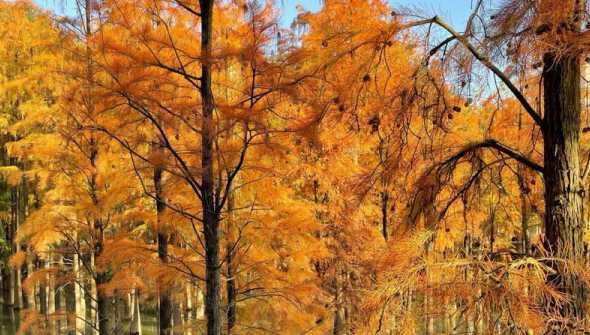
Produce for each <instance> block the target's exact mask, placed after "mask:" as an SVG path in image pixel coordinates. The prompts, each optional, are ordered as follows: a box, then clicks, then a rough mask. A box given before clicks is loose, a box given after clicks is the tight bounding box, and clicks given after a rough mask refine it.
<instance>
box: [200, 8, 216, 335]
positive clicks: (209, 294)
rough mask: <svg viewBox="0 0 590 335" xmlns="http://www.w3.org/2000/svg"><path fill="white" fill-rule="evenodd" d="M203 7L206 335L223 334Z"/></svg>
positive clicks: (207, 28) (208, 30)
mask: <svg viewBox="0 0 590 335" xmlns="http://www.w3.org/2000/svg"><path fill="white" fill-rule="evenodd" d="M199 4H200V7H201V13H200V15H201V57H202V64H201V88H200V94H201V100H202V113H203V114H202V130H201V131H202V136H201V168H202V175H201V188H202V191H201V193H202V197H201V203H202V207H203V228H204V235H205V267H206V269H205V281H206V287H207V291H206V297H205V314H206V316H207V335H220V334H221V308H220V307H221V306H220V291H221V271H220V267H221V264H220V261H219V213H218V211H217V208H216V201H215V185H214V176H213V137H214V131H213V129H212V128H213V108H214V103H213V92H212V90H211V64H210V60H211V49H212V48H211V44H212V37H213V36H212V35H213V34H212V33H213V29H212V28H213V0H199Z"/></svg>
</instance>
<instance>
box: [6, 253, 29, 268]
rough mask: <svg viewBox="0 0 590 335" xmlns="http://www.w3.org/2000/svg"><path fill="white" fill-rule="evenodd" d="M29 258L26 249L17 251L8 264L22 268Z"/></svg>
mask: <svg viewBox="0 0 590 335" xmlns="http://www.w3.org/2000/svg"><path fill="white" fill-rule="evenodd" d="M26 260H27V253H26V252H24V251H17V252H15V253H14V254H12V256H10V259H9V260H8V265H10V267H12V268H20V267H21V266H23V264H25V262H26Z"/></svg>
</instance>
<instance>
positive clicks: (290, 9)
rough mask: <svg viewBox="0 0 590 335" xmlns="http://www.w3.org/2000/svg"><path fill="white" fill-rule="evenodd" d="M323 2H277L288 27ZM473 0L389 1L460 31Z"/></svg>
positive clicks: (55, 4)
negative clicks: (433, 15) (434, 15)
mask: <svg viewBox="0 0 590 335" xmlns="http://www.w3.org/2000/svg"><path fill="white" fill-rule="evenodd" d="M320 1H321V0H277V3H278V5H279V6H280V8H281V11H282V13H283V14H282V17H281V21H282V22H283V24H285V25H288V24H289V23H290V22H292V20H293V18H294V17H295V15H296V10H295V7H296V6H297V5H301V6H303V8H305V9H308V10H312V11H313V10H317V9H318V8H319V7H320ZM472 1H473V0H389V2H390V4H391V5H392V6H394V7H400V6H404V7H410V8H413V7H416V8H419V9H421V10H423V11H425V12H426V13H437V14H438V15H440V16H442V17H444V18H445V19H446V20H447V21H448V22H449V23H451V24H453V25H454V26H456V27H457V28H458V29H460V27H461V26H462V25H463V24H464V23H465V21H466V18H467V16H468V15H469V13H470V10H471V3H472ZM34 2H36V3H37V4H39V5H40V6H42V7H45V8H49V9H52V10H56V11H57V12H63V6H62V5H61V4H62V3H63V2H64V1H60V0H34Z"/></svg>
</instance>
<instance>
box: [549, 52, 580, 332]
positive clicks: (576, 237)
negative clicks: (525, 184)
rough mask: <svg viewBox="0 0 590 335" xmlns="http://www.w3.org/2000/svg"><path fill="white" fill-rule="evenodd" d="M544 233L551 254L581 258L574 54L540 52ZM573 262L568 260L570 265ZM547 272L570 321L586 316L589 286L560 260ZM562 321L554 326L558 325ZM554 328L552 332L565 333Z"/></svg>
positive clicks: (576, 63)
mask: <svg viewBox="0 0 590 335" xmlns="http://www.w3.org/2000/svg"><path fill="white" fill-rule="evenodd" d="M544 63H545V66H544V70H543V82H544V91H545V92H544V93H545V98H544V99H545V119H544V123H543V135H544V152H545V159H544V161H545V173H544V177H545V237H546V239H547V241H546V242H547V245H548V248H549V250H550V251H551V252H552V254H553V255H554V256H555V257H557V258H558V259H562V260H563V261H566V262H570V263H577V264H582V262H583V260H584V243H583V235H584V222H583V209H582V199H583V192H584V191H583V189H582V180H581V177H580V156H579V153H580V134H579V132H580V113H581V100H580V99H581V97H580V60H579V57H578V56H577V55H570V54H567V55H560V57H556V56H554V55H552V54H546V55H545V56H544ZM570 265H571V264H570ZM553 266H554V268H555V269H556V270H557V274H556V275H553V276H551V278H550V279H551V282H552V283H554V284H555V285H556V286H557V287H558V288H559V289H560V290H561V291H562V292H564V293H566V294H568V295H569V296H570V298H571V302H570V303H566V304H565V306H563V307H562V308H561V313H562V316H564V317H566V318H567V319H568V320H570V321H571V322H576V320H577V321H580V320H582V319H583V318H584V303H585V300H586V292H587V288H586V285H584V283H583V280H581V279H580V278H579V277H578V276H577V275H576V274H573V273H571V272H570V271H567V268H568V267H569V266H568V265H565V264H564V263H563V262H559V261H558V262H555V263H554V264H553ZM561 326H563V325H556V328H560V327H561ZM567 333H570V332H568V331H563V332H562V331H559V330H555V331H554V332H553V333H552V334H567Z"/></svg>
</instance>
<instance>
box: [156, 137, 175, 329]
mask: <svg viewBox="0 0 590 335" xmlns="http://www.w3.org/2000/svg"><path fill="white" fill-rule="evenodd" d="M153 147H154V150H161V147H160V144H159V143H156V144H154V146H153ZM162 174H163V168H162V166H161V165H156V166H155V167H154V189H155V197H156V217H157V229H158V231H157V239H158V241H157V242H158V258H159V259H160V262H162V264H164V265H165V264H166V263H168V233H167V232H166V230H165V229H164V227H163V222H162V215H163V213H164V210H165V209H166V204H165V202H164V194H163V189H162ZM158 292H159V305H158V307H159V308H158V321H159V322H158V324H159V329H160V332H159V334H160V335H170V334H171V331H172V330H171V328H172V324H171V323H172V300H171V298H170V293H169V290H168V289H167V288H166V287H163V285H158Z"/></svg>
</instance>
